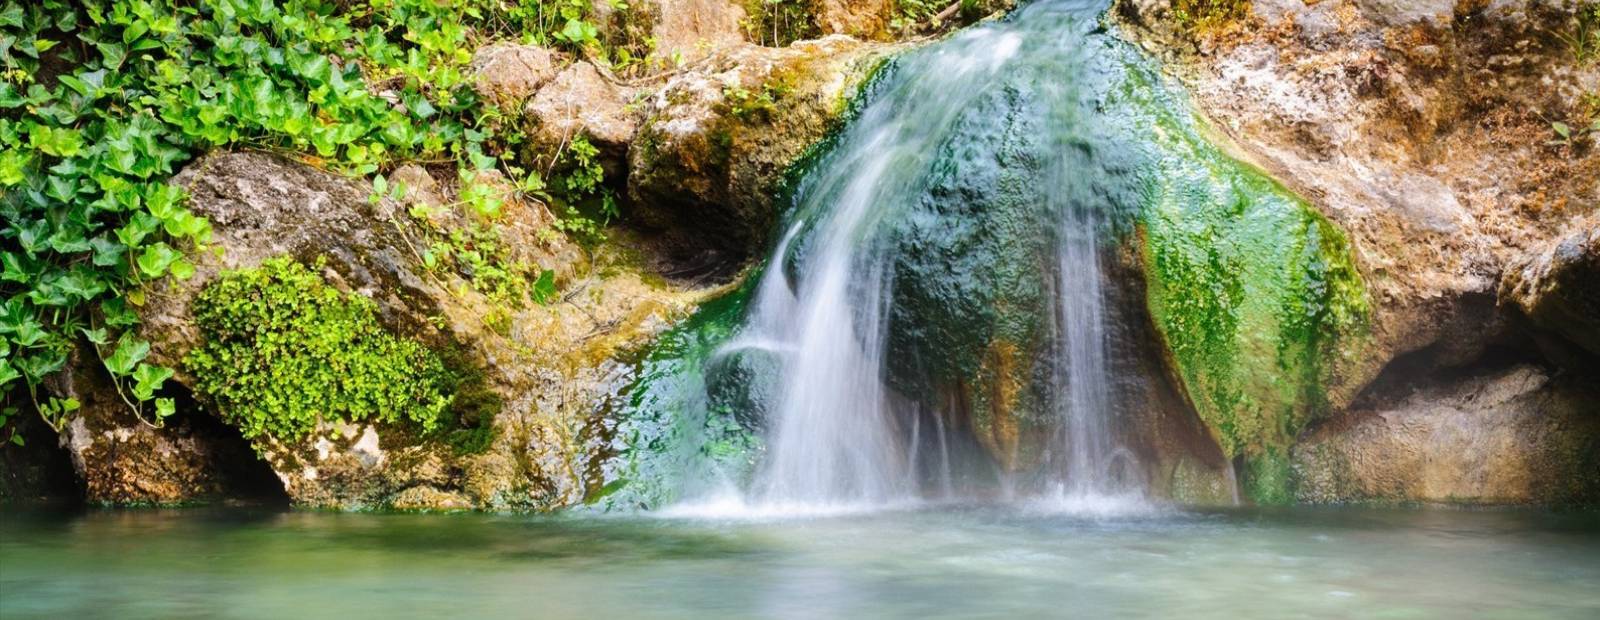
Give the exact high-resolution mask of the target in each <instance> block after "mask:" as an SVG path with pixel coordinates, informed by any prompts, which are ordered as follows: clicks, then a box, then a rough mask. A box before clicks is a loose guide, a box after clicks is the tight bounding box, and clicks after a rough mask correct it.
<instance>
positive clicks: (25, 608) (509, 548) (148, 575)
mask: <svg viewBox="0 0 1600 620" xmlns="http://www.w3.org/2000/svg"><path fill="white" fill-rule="evenodd" d="M1595 584H1600V518H1597V515H1596V514H1595V513H1587V514H1565V515H1563V514H1552V513H1538V512H1522V511H1466V510H1447V509H1434V510H1429V509H1421V510H1361V509H1353V508H1344V509H1296V510H1290V511H1282V512H1256V511H1221V512H1192V513H1179V512H1169V513H1157V514H1151V515H1147V516H1143V517H1138V518H1119V519H1114V520H1096V519H1085V518H1081V517H1072V516H1064V515H1059V514H1050V513H1038V512H1032V511H1029V510H1026V509H1012V508H1005V507H996V506H971V507H965V506H945V507H941V508H939V509H937V510H934V509H930V510H917V511H891V512H881V513H875V514H872V515H863V516H846V517H835V518H828V519H811V520H792V519H783V520H745V521H706V520H681V519H667V518H648V517H621V518H599V519H596V518H592V517H587V516H586V517H582V518H560V517H544V518H540V517H512V516H491V515H383V514H333V513H321V512H289V513H279V512H259V513H252V512H237V511H234V512H215V511H205V510H186V511H160V510H147V511H126V512H116V511H108V512H90V513H88V514H84V515H79V516H76V517H71V516H63V515H60V514H48V515H37V514H27V513H17V512H8V513H4V514H3V515H0V618H6V619H7V620H24V619H28V618H119V619H131V618H381V617H394V618H402V617H403V618H414V617H497V618H631V617H647V618H751V617H766V618H926V617H995V618H1021V617H1086V618H1103V617H1111V616H1118V617H1129V616H1133V617H1143V616H1161V617H1182V618H1258V617H1259V618H1284V617H1294V618H1594V617H1597V616H1600V588H1596V587H1595Z"/></svg>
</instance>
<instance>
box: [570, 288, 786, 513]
mask: <svg viewBox="0 0 1600 620" xmlns="http://www.w3.org/2000/svg"><path fill="white" fill-rule="evenodd" d="M758 280H759V275H752V276H749V277H748V279H747V284H746V285H745V286H742V287H740V288H739V289H737V290H735V291H733V292H731V293H728V294H726V295H723V296H721V297H718V298H716V299H713V300H710V301H708V302H706V303H704V304H702V305H701V306H700V308H699V310H697V311H696V312H695V313H694V314H693V315H691V316H690V317H689V318H688V319H685V320H684V321H683V322H682V323H680V324H678V325H677V326H674V327H673V328H672V329H670V330H668V331H667V332H666V333H664V334H662V335H661V337H660V338H658V339H657V340H656V342H655V343H654V344H653V346H652V347H651V349H650V350H649V352H647V353H646V354H645V356H644V357H643V359H641V360H640V361H639V362H638V364H636V366H635V368H634V371H633V379H632V381H631V382H630V385H629V386H627V387H626V388H625V389H624V390H623V391H622V392H623V393H624V394H625V395H626V400H624V401H623V402H621V403H619V404H618V405H617V407H616V409H615V410H613V411H611V412H610V413H609V415H608V417H609V418H610V420H611V422H612V423H613V424H615V429H614V436H615V437H616V439H615V441H614V442H613V443H614V445H615V447H616V449H615V452H614V453H613V454H611V455H610V456H609V457H607V458H606V459H605V461H604V463H603V465H602V468H603V478H604V479H603V480H602V481H600V483H599V484H596V485H594V488H592V489H591V491H590V492H589V495H588V497H587V499H586V503H589V504H591V505H594V506H596V507H598V508H601V509H604V510H632V509H640V508H644V509H649V508H659V507H661V506H664V505H666V504H669V503H671V502H673V501H674V500H677V499H680V498H682V497H685V496H687V495H689V494H692V493H695V492H699V491H704V490H706V488H707V486H708V485H712V484H716V483H719V482H720V481H721V480H723V479H739V478H743V477H745V476H746V475H748V472H749V471H750V469H751V468H752V467H753V465H754V458H755V454H756V453H757V451H758V450H759V448H760V438H759V436H758V435H757V434H756V432H755V430H754V428H753V427H752V426H751V425H750V424H749V423H748V414H749V412H748V411H740V410H737V409H736V408H735V407H734V406H732V405H731V404H729V403H728V402H717V399H713V398H712V397H711V396H710V394H711V391H712V390H711V385H713V384H714V383H715V382H716V378H715V377H714V376H713V373H714V371H715V370H716V367H717V366H718V362H719V361H720V357H722V356H719V355H718V349H719V348H720V347H721V346H722V345H723V343H725V342H726V341H727V340H728V339H729V338H730V337H732V336H733V335H734V333H735V332H736V331H737V329H738V327H739V322H740V318H741V317H742V316H743V314H744V308H745V305H746V303H747V302H748V300H749V297H750V289H751V288H753V286H754V284H753V283H754V282H756V281H758Z"/></svg>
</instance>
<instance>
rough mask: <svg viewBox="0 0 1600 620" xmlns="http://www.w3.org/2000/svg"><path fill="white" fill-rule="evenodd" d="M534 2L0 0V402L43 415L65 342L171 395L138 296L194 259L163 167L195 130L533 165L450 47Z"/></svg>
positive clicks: (152, 410)
mask: <svg viewBox="0 0 1600 620" xmlns="http://www.w3.org/2000/svg"><path fill="white" fill-rule="evenodd" d="M547 4H549V5H550V6H551V7H555V5H557V4H565V3H545V2H526V1H519V2H506V1H496V0H473V1H468V2H437V1H435V0H337V1H335V0H279V1H272V0H114V1H113V0H30V1H19V0H0V222H3V224H0V394H4V395H5V397H6V400H7V402H8V403H13V404H9V405H8V407H9V408H8V409H7V411H14V410H15V409H16V407H17V405H16V404H14V403H16V402H18V400H19V399H20V398H24V397H25V398H26V399H27V400H28V401H31V404H32V408H33V409H35V410H37V411H39V412H40V413H41V414H43V417H44V419H45V421H46V422H47V423H49V424H50V425H51V426H52V427H55V428H57V429H58V430H59V428H60V426H61V424H63V423H64V421H65V419H66V418H67V416H69V415H70V414H71V412H72V410H73V409H74V408H75V407H74V403H71V402H68V401H65V400H55V399H52V398H50V397H49V395H48V394H47V393H45V390H42V389H41V386H42V382H43V381H44V379H45V378H46V377H47V376H49V375H51V374H52V373H54V372H56V371H58V370H60V369H61V368H62V367H63V366H65V365H66V363H67V360H68V358H69V355H70V353H71V352H72V351H73V350H74V348H81V350H83V352H84V353H92V354H95V355H97V356H98V357H99V358H100V359H101V361H102V362H103V365H104V366H105V368H106V370H107V371H108V372H109V374H110V375H111V376H112V378H113V379H114V381H115V382H116V385H117V389H118V392H119V393H120V394H121V395H122V396H123V398H124V399H125V400H126V401H127V402H128V404H129V406H130V407H131V408H132V409H133V410H134V411H135V412H136V413H137V414H138V415H139V417H140V418H141V419H143V420H146V421H148V422H149V423H152V424H159V423H160V421H161V419H162V418H164V417H165V416H167V415H170V414H171V413H172V410H173V407H172V403H171V401H167V400H162V399H160V398H159V394H160V387H161V384H162V383H163V382H164V381H165V380H166V379H167V378H168V377H170V376H171V375H172V371H171V370H170V369H165V368H161V367H159V366H155V365H152V364H150V363H149V362H147V361H145V358H146V356H147V355H148V352H149V343H147V342H144V341H143V340H141V339H139V338H138V336H137V333H138V330H137V326H138V308H139V307H140V306H141V305H142V304H143V303H144V298H145V295H146V291H147V290H149V287H151V286H157V285H159V284H158V283H159V281H160V280H161V279H163V278H166V277H169V276H170V277H173V278H179V279H182V278H187V277H189V276H190V275H192V274H193V273H194V270H195V268H194V265H193V263H192V262H191V260H190V258H189V257H190V256H191V255H192V254H191V253H192V252H194V251H196V250H198V249H201V248H203V247H205V245H206V243H207V241H208V238H209V236H210V233H211V228H210V225H209V224H208V223H207V222H206V221H205V220H204V219H203V218H201V217H197V216H196V215H195V214H194V213H193V212H191V211H190V210H189V209H188V207H187V204H186V200H187V196H186V195H185V192H184V190H183V189H182V188H179V187H176V186H173V185H170V184H168V183H167V179H168V178H169V177H170V176H171V175H172V174H173V173H174V172H175V171H176V169H177V168H178V167H180V166H181V165H183V164H184V163H185V162H187V161H188V160H190V159H192V158H194V157H195V156H197V155H198V154H200V153H202V152H204V151H206V150H209V149H214V148H218V147H232V148H257V149H269V150H277V151H284V152H290V153H300V154H303V155H302V157H303V158H304V159H307V160H308V161H310V162H312V163H321V164H323V165H326V166H330V167H334V168H338V169H341V170H345V171H348V172H350V173H353V174H360V175H367V174H373V173H375V172H379V171H382V170H385V169H387V168H389V167H392V166H393V165H394V164H395V163H396V162H399V161H406V160H416V161H429V162H455V163H456V165H457V166H458V167H459V168H460V169H461V170H462V171H463V173H464V174H466V175H471V174H472V173H474V172H475V171H479V170H484V169H488V168H500V169H501V170H502V171H503V172H505V173H507V176H509V177H510V178H512V179H513V180H515V181H516V183H517V185H518V186H521V187H527V186H536V185H540V184H541V183H542V181H540V182H537V183H536V182H529V181H522V180H521V179H525V178H528V177H530V176H533V175H530V174H527V173H526V172H525V171H523V170H521V169H519V168H517V167H516V166H514V165H511V164H510V163H509V161H510V158H511V152H512V151H513V149H511V148H509V145H508V144H507V142H506V141H507V140H514V139H515V138H516V136H514V135H511V136H497V135H495V133H494V131H493V129H492V128H490V127H483V126H480V121H481V120H482V119H485V118H495V117H496V116H497V114H496V113H495V112H494V111H493V110H491V109H489V107H488V106H487V105H486V104H484V103H482V102H480V101H479V100H478V98H477V97H476V95H475V93H474V91H473V90H472V88H471V87H470V83H469V77H470V75H469V73H468V71H467V65H468V63H469V61H470V59H471V50H472V49H474V48H475V46H476V45H477V44H478V41H477V39H478V38H479V37H481V36H483V34H482V33H483V32H490V33H493V32H498V30H496V28H497V27H498V26H497V25H504V24H507V23H509V21H508V15H510V14H511V11H513V10H515V11H520V12H521V14H522V15H533V14H537V15H541V16H542V15H544V12H545V9H546V8H547V7H546V5H547ZM574 6H576V5H575V4H574ZM530 11H531V12H530ZM558 13H559V14H562V15H566V14H568V13H570V11H568V10H567V9H561V10H560V11H558ZM586 15H587V14H581V15H578V16H577V18H578V19H579V21H580V22H581V21H583V20H584V19H586V17H585V16H586ZM540 19H543V18H542V17H541V18H540ZM568 21H570V19H569V20H568ZM560 30H561V31H562V32H563V33H565V32H566V31H567V30H569V24H567V23H565V22H563V24H562V25H561V29H560ZM580 30H582V31H583V32H579V31H580ZM586 32H587V30H586V29H583V28H581V27H578V28H575V29H572V34H574V35H579V34H584V33H586ZM562 36H564V37H566V41H567V43H568V44H576V43H581V42H579V41H577V39H579V38H581V39H583V40H584V41H586V40H587V37H586V36H583V37H576V38H575V37H574V36H567V35H566V34H563V35H562ZM19 395H22V396H19ZM7 417H8V418H10V417H12V416H10V415H8V416H7Z"/></svg>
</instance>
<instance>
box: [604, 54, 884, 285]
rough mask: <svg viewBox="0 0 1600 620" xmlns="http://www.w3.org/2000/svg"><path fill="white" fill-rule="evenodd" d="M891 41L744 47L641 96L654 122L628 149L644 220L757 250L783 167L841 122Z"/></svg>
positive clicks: (633, 192) (747, 251)
mask: <svg viewBox="0 0 1600 620" xmlns="http://www.w3.org/2000/svg"><path fill="white" fill-rule="evenodd" d="M890 49H891V48H889V47H886V46H882V45H874V44H865V43H862V42H860V41H857V40H855V39H851V38H848V37H843V36H834V37H827V38H823V39H819V40H816V41H802V42H799V43H795V44H794V45H792V46H790V47H787V48H781V49H777V48H764V47H759V46H755V45H741V46H737V47H733V48H729V49H726V50H723V51H721V52H718V53H717V54H716V55H714V56H712V57H711V58H709V59H707V60H706V61H705V62H704V63H703V64H702V65H698V66H696V67H695V68H694V69H692V70H690V71H686V72H684V73H682V74H680V75H677V76H674V77H673V78H671V79H670V80H669V81H668V82H667V83H666V85H665V86H664V87H662V88H661V89H660V90H659V91H657V92H656V93H655V94H654V95H653V96H652V97H650V98H649V99H647V100H645V101H644V102H643V104H642V108H643V111H644V113H645V115H646V116H647V118H648V120H646V121H645V123H644V126H643V127H642V129H641V130H640V132H639V136H638V139H637V140H636V141H635V142H634V144H633V145H632V147H631V148H630V149H629V152H628V161H629V178H628V192H629V195H630V197H631V198H632V200H633V203H634V205H635V206H636V208H637V209H638V212H637V215H638V217H639V218H640V220H641V221H642V222H643V223H645V224H647V225H651V226H655V227H658V228H664V229H668V228H673V227H682V228H683V229H686V230H692V231H693V234H694V235H695V236H696V237H697V242H696V243H697V244H698V245H700V246H701V247H706V246H711V247H716V248H718V249H721V250H724V251H726V252H728V253H731V254H734V255H737V256H750V255H753V254H755V253H757V252H758V251H759V250H760V249H761V248H763V247H764V246H765V242H766V239H767V236H768V235H769V234H771V231H772V229H773V228H774V226H776V223H777V214H778V212H779V210H780V209H779V208H778V206H777V205H776V204H774V198H775V194H776V193H777V192H778V190H779V188H780V185H781V183H782V181H783V175H784V173H785V172H786V171H788V169H789V168H790V166H791V165H793V164H794V163H795V162H796V161H798V160H799V159H800V157H801V156H802V155H803V154H804V153H805V152H806V151H807V150H808V149H809V148H811V146H812V145H814V144H816V143H817V142H819V141H820V140H822V139H823V138H824V137H825V136H827V135H828V134H829V132H831V131H833V130H834V129H835V128H837V127H838V125H839V123H840V122H841V119H842V118H843V117H844V116H845V115H846V113H847V112H848V111H849V102H850V99H851V97H853V96H854V95H855V92H856V89H857V88H858V87H859V86H860V84H861V83H862V82H863V81H864V80H865V79H866V77H867V76H868V75H869V74H870V73H871V72H872V70H874V69H875V68H876V67H877V66H878V65H879V63H881V62H882V60H883V58H884V57H885V56H886V54H887V53H888V52H889V51H890Z"/></svg>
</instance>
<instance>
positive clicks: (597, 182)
mask: <svg viewBox="0 0 1600 620" xmlns="http://www.w3.org/2000/svg"><path fill="white" fill-rule="evenodd" d="M599 157H600V149H598V148H596V147H595V146H594V145H593V144H592V143H590V142H589V139H588V137H587V136H584V135H581V134H580V135H578V136H574V137H573V138H572V142H571V143H570V144H568V145H567V148H566V150H564V151H563V152H562V153H561V155H560V161H558V162H557V167H558V168H560V169H562V170H564V171H565V174H564V175H560V176H556V177H554V178H552V179H551V185H550V190H549V192H548V193H547V194H546V195H545V197H546V198H548V199H549V201H550V203H551V204H552V205H553V206H555V207H557V208H558V210H559V212H560V213H561V217H560V218H558V219H557V220H556V223H555V229H556V230H558V231H560V232H563V233H566V234H568V235H571V236H572V237H574V238H575V239H577V240H578V241H580V242H583V243H588V244H595V243H599V242H601V241H604V240H605V232H604V231H603V230H602V229H603V228H604V227H605V226H606V225H607V224H610V223H611V221H612V220H613V219H616V218H617V217H620V216H621V212H620V211H619V210H618V209H617V198H616V195H614V194H613V193H612V192H611V189H610V188H607V187H606V186H605V185H604V184H603V183H602V182H603V181H604V180H605V169H604V168H602V167H601V165H600V160H599Z"/></svg>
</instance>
